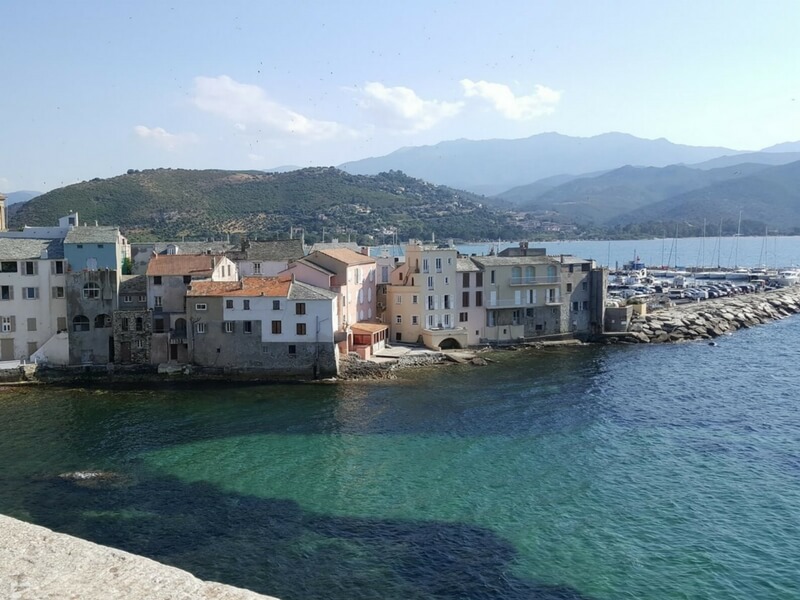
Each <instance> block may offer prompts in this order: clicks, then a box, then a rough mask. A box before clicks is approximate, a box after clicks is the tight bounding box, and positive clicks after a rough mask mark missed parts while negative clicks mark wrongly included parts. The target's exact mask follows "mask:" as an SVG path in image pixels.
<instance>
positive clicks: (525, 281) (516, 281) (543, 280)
mask: <svg viewBox="0 0 800 600" xmlns="http://www.w3.org/2000/svg"><path fill="white" fill-rule="evenodd" d="M508 285H511V286H514V285H561V276H560V275H545V276H544V277H510V278H509V279H508Z"/></svg>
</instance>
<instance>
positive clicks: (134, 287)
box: [113, 275, 153, 365]
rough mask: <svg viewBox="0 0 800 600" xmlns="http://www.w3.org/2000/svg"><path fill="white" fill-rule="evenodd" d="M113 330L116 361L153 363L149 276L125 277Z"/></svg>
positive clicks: (121, 284)
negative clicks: (148, 288) (151, 356)
mask: <svg viewBox="0 0 800 600" xmlns="http://www.w3.org/2000/svg"><path fill="white" fill-rule="evenodd" d="M113 330H114V331H113V334H114V362H115V363H119V364H123V365H124V364H149V363H150V343H151V337H152V333H153V316H152V311H151V310H150V309H148V308H147V278H146V277H145V276H144V275H123V276H122V282H121V283H120V286H119V309H118V310H116V311H114V316H113Z"/></svg>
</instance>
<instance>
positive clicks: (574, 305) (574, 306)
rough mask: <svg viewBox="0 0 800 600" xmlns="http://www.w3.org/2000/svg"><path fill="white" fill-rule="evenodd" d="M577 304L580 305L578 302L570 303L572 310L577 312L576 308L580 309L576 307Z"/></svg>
mask: <svg viewBox="0 0 800 600" xmlns="http://www.w3.org/2000/svg"><path fill="white" fill-rule="evenodd" d="M579 306H580V304H579V303H578V302H573V303H572V310H573V311H574V312H578V310H580V309H579V308H578V307H579Z"/></svg>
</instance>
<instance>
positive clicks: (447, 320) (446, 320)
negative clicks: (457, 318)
mask: <svg viewBox="0 0 800 600" xmlns="http://www.w3.org/2000/svg"><path fill="white" fill-rule="evenodd" d="M444 326H445V327H450V315H449V314H446V315H445V316H444Z"/></svg>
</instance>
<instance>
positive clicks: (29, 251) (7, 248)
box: [0, 238, 64, 260]
mask: <svg viewBox="0 0 800 600" xmlns="http://www.w3.org/2000/svg"><path fill="white" fill-rule="evenodd" d="M45 252H46V253H47V254H43V253H45ZM37 258H47V259H61V258H64V244H62V243H61V240H41V239H26V238H0V259H2V260H28V259H30V260H34V259H37Z"/></svg>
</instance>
